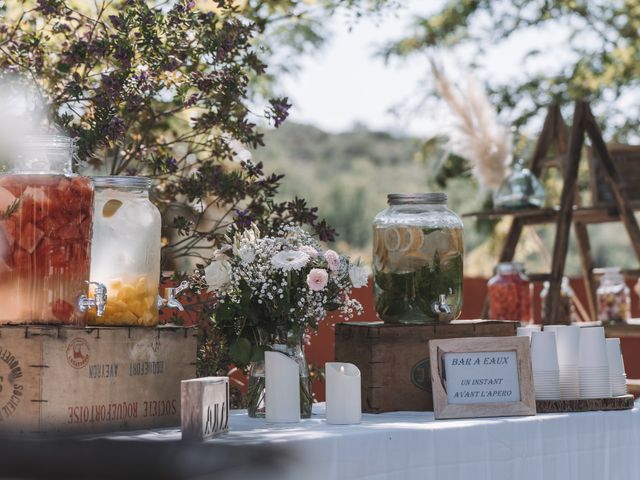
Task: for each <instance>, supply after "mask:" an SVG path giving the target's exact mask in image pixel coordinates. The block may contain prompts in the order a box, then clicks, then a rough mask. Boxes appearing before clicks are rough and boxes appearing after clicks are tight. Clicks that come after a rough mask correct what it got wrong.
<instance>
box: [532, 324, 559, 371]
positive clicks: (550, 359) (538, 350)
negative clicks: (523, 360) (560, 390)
mask: <svg viewBox="0 0 640 480" xmlns="http://www.w3.org/2000/svg"><path fill="white" fill-rule="evenodd" d="M531 365H532V367H533V371H534V372H536V371H545V370H546V371H558V372H559V371H560V367H559V365H558V350H557V347H556V334H555V333H554V332H532V333H531Z"/></svg>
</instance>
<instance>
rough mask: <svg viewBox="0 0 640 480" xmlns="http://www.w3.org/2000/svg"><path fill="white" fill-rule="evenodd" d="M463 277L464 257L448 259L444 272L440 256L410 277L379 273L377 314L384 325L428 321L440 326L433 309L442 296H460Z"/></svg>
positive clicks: (376, 285)
mask: <svg viewBox="0 0 640 480" xmlns="http://www.w3.org/2000/svg"><path fill="white" fill-rule="evenodd" d="M462 274H463V273H462V256H460V255H458V256H456V257H453V258H451V259H449V261H448V263H447V264H446V265H445V266H444V268H443V266H442V265H441V262H440V257H439V256H438V252H436V254H435V255H434V257H433V264H432V265H431V266H429V265H425V266H423V267H422V268H420V269H418V270H416V271H414V272H411V273H384V272H376V273H375V287H376V289H377V290H378V292H379V294H378V296H377V299H376V312H377V313H378V316H379V317H380V318H381V319H382V320H384V321H385V322H391V323H399V322H402V321H408V320H409V321H411V320H413V321H416V320H418V319H428V320H430V321H432V322H436V323H437V322H438V315H437V314H436V313H434V311H433V308H432V305H433V304H434V303H436V302H438V296H439V294H440V293H443V292H449V291H451V292H458V290H459V289H460V285H461V282H462Z"/></svg>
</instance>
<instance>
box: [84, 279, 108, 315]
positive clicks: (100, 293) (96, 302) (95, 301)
mask: <svg viewBox="0 0 640 480" xmlns="http://www.w3.org/2000/svg"><path fill="white" fill-rule="evenodd" d="M87 285H89V286H91V285H94V286H95V288H94V294H93V298H89V297H88V296H87V295H80V297H78V310H79V311H80V312H82V313H84V312H86V311H87V310H89V309H90V308H95V310H96V317H102V316H103V315H104V310H105V308H107V287H106V286H105V285H104V284H103V283H99V282H87Z"/></svg>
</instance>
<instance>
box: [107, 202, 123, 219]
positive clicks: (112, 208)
mask: <svg viewBox="0 0 640 480" xmlns="http://www.w3.org/2000/svg"><path fill="white" fill-rule="evenodd" d="M121 206H122V202H121V201H120V200H115V199H111V200H109V201H107V203H105V204H104V207H102V216H103V217H104V218H111V217H113V216H114V215H115V214H116V212H117V211H118V209H119V208H120V207H121Z"/></svg>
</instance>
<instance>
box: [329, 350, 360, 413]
mask: <svg viewBox="0 0 640 480" xmlns="http://www.w3.org/2000/svg"><path fill="white" fill-rule="evenodd" d="M325 382H326V404H327V423H330V424H333V425H349V424H354V423H360V421H361V419H362V406H361V404H360V370H358V367H356V366H355V365H353V364H352V363H338V362H330V363H326V364H325Z"/></svg>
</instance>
